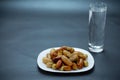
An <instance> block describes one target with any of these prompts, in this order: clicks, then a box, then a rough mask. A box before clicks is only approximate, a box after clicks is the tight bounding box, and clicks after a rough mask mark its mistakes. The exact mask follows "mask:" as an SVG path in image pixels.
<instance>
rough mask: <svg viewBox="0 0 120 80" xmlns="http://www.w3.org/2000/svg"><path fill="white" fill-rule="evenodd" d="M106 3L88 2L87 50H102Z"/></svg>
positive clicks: (97, 51)
mask: <svg viewBox="0 0 120 80" xmlns="http://www.w3.org/2000/svg"><path fill="white" fill-rule="evenodd" d="M106 12H107V5H106V4H105V3H103V2H95V3H91V4H90V9H89V42H88V45H89V47H88V48H89V50H90V51H91V52H96V53H99V52H102V51H103V47H104V30H105V23H106Z"/></svg>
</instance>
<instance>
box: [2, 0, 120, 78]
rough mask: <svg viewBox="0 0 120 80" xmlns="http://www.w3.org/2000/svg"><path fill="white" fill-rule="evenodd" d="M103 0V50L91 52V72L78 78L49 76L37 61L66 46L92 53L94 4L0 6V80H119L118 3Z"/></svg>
mask: <svg viewBox="0 0 120 80" xmlns="http://www.w3.org/2000/svg"><path fill="white" fill-rule="evenodd" d="M98 1H100V0H98ZM101 1H102V0H101ZM103 1H104V2H106V3H107V6H108V11H107V21H106V28H105V50H104V52H102V53H100V54H95V53H91V54H92V55H93V56H94V59H95V66H94V68H93V69H92V70H90V71H88V72H85V73H76V74H57V73H50V72H45V71H43V70H41V69H39V68H38V67H37V62H36V61H37V56H38V54H39V53H40V52H41V51H42V50H44V49H47V48H50V47H56V46H63V45H68V46H73V47H78V48H83V49H86V50H88V14H89V13H88V9H89V3H90V2H94V0H26V1H23V0H5V1H0V80H67V79H68V80H73V79H75V80H119V75H120V69H119V68H120V63H119V61H120V52H119V50H120V49H119V48H120V33H119V31H120V10H119V7H120V6H119V5H120V4H119V3H120V2H119V0H103Z"/></svg>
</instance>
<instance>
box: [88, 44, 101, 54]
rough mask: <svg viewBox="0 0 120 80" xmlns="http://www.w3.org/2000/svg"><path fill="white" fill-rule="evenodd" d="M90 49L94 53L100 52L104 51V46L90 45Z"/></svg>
mask: <svg viewBox="0 0 120 80" xmlns="http://www.w3.org/2000/svg"><path fill="white" fill-rule="evenodd" d="M88 48H89V50H90V52H94V53H100V52H102V51H103V46H90V45H89V47H88Z"/></svg>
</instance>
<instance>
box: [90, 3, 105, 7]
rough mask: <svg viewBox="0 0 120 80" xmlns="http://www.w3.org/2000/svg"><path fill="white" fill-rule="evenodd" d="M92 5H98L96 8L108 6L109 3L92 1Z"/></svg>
mask: <svg viewBox="0 0 120 80" xmlns="http://www.w3.org/2000/svg"><path fill="white" fill-rule="evenodd" d="M90 7H91V8H92V7H96V8H107V4H106V3H104V2H93V3H90Z"/></svg>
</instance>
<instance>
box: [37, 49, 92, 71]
mask: <svg viewBox="0 0 120 80" xmlns="http://www.w3.org/2000/svg"><path fill="white" fill-rule="evenodd" d="M58 48H60V47H54V49H58ZM51 49H53V48H49V49H46V50H44V51H42V52H40V54H39V55H38V58H37V64H38V66H39V68H41V69H42V70H45V71H49V72H56V73H78V72H85V71H88V70H90V69H92V68H93V66H94V58H93V56H92V55H91V54H90V53H89V52H88V51H86V50H84V49H81V48H74V49H75V51H81V52H83V53H84V54H87V55H88V58H87V61H88V63H89V66H88V67H84V68H82V69H78V70H71V71H59V70H53V69H52V68H47V67H46V65H45V64H44V63H43V62H42V58H43V57H45V56H46V54H47V53H49V52H50V50H51Z"/></svg>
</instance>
